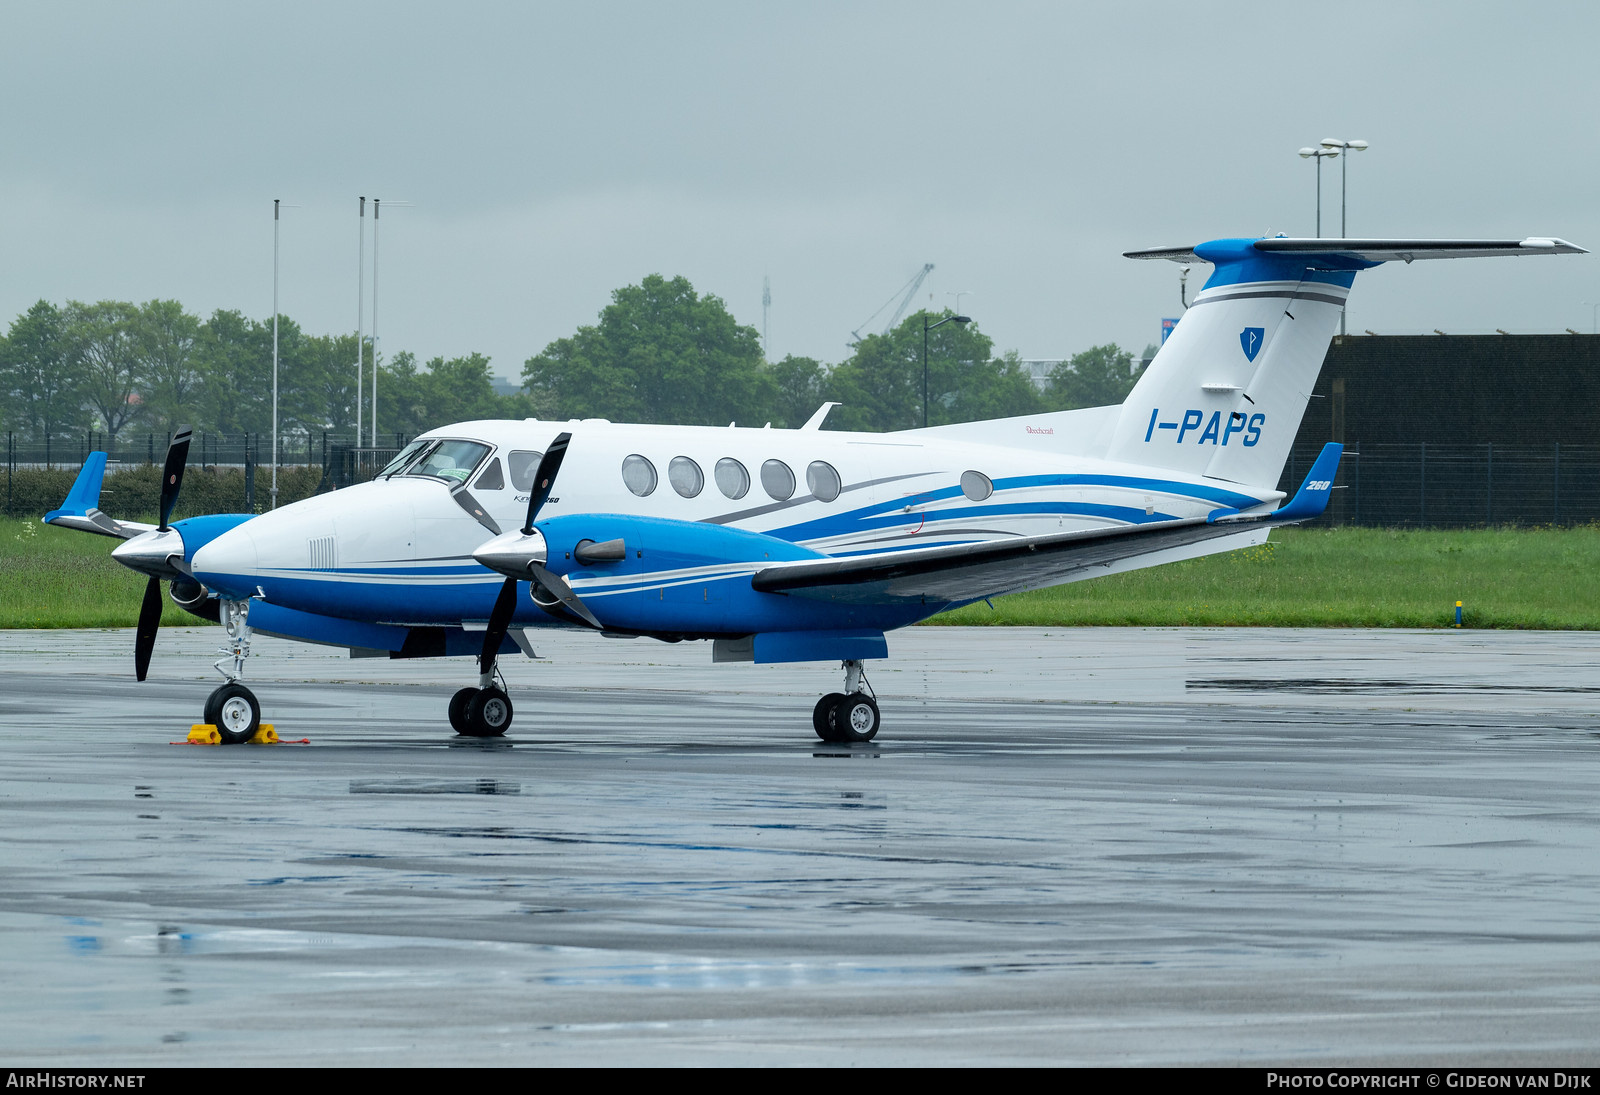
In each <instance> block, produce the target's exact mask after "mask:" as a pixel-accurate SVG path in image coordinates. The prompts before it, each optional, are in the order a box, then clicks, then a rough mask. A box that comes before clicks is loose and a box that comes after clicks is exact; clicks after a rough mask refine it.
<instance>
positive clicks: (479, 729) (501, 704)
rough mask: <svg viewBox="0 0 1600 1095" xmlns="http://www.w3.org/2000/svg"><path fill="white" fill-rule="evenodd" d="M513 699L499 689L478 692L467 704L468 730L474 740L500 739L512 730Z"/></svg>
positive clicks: (469, 735) (468, 734) (467, 733)
mask: <svg viewBox="0 0 1600 1095" xmlns="http://www.w3.org/2000/svg"><path fill="white" fill-rule="evenodd" d="M511 714H512V710H511V697H510V696H508V695H506V694H505V693H504V692H502V691H500V689H498V688H484V689H480V690H478V694H477V695H475V696H473V697H472V699H471V700H469V701H468V703H467V713H466V723H467V726H466V729H465V730H463V731H462V733H464V734H466V735H467V736H468V737H473V738H498V737H500V736H501V735H502V734H504V733H505V732H506V731H507V730H509V729H511Z"/></svg>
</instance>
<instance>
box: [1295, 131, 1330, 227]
mask: <svg viewBox="0 0 1600 1095" xmlns="http://www.w3.org/2000/svg"><path fill="white" fill-rule="evenodd" d="M1338 154H1339V153H1338V151H1337V150H1336V149H1325V148H1302V149H1301V150H1300V158H1301V159H1304V160H1309V159H1312V158H1313V157H1315V159H1316V161H1317V238H1319V239H1320V238H1321V237H1322V161H1323V160H1324V159H1329V158H1331V157H1334V156H1337V155H1338Z"/></svg>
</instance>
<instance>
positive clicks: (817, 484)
mask: <svg viewBox="0 0 1600 1095" xmlns="http://www.w3.org/2000/svg"><path fill="white" fill-rule="evenodd" d="M806 486H808V487H810V488H811V493H812V494H814V495H816V497H817V499H818V500H819V501H823V502H831V501H833V500H834V499H835V498H837V497H839V486H840V485H839V473H838V472H836V471H834V470H833V465H832V464H826V463H824V462H822V461H821V460H813V461H812V462H811V464H810V466H809V467H807V468H806Z"/></svg>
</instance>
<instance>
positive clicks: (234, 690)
mask: <svg viewBox="0 0 1600 1095" xmlns="http://www.w3.org/2000/svg"><path fill="white" fill-rule="evenodd" d="M206 721H207V722H209V723H211V724H212V725H213V726H215V727H216V728H217V733H218V734H219V735H220V736H221V737H222V742H223V744H224V745H239V744H242V743H243V742H247V741H249V740H250V739H251V738H253V737H255V734H256V728H257V727H259V726H260V725H261V704H260V702H259V701H258V700H257V699H256V697H255V693H253V692H251V691H250V689H248V688H246V687H245V686H244V685H242V684H238V683H236V682H229V683H228V684H225V685H223V686H222V687H221V688H219V689H217V690H216V691H215V692H213V693H211V695H210V696H208V697H206Z"/></svg>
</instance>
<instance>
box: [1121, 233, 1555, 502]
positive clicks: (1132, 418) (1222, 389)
mask: <svg viewBox="0 0 1600 1095" xmlns="http://www.w3.org/2000/svg"><path fill="white" fill-rule="evenodd" d="M1582 251H1583V249H1582V248H1580V247H1574V246H1573V245H1572V244H1570V243H1567V242H1565V241H1564V240H1554V239H1527V240H1338V239H1310V240H1303V239H1281V238H1280V239H1257V240H1251V239H1224V240H1213V241H1211V242H1210V243H1202V244H1199V245H1198V246H1196V247H1193V248H1164V249H1160V250H1152V251H1130V252H1128V253H1127V257H1129V258H1163V259H1171V260H1173V261H1175V262H1182V263H1190V262H1196V261H1203V262H1209V263H1211V264H1212V265H1213V266H1214V267H1215V270H1214V271H1213V272H1212V275H1211V278H1210V280H1208V281H1207V282H1206V286H1205V288H1204V289H1203V290H1202V291H1201V292H1200V294H1199V295H1198V296H1196V297H1195V299H1194V303H1193V304H1192V305H1191V306H1190V308H1189V311H1188V313H1187V314H1185V315H1184V317H1183V322H1181V323H1179V324H1178V326H1177V327H1176V329H1174V330H1173V332H1172V334H1171V335H1170V336H1169V337H1168V338H1167V341H1166V344H1165V345H1164V346H1162V348H1161V350H1160V351H1159V352H1158V353H1157V354H1156V357H1155V360H1154V361H1152V362H1151V363H1150V366H1149V368H1147V369H1146V370H1145V371H1144V375H1143V376H1141V377H1140V378H1139V382H1138V384H1136V385H1135V386H1134V389H1133V391H1132V392H1131V393H1129V395H1128V399H1127V402H1125V403H1124V404H1123V405H1122V413H1121V416H1120V417H1119V418H1118V420H1117V424H1116V426H1115V427H1114V430H1113V433H1112V438H1111V444H1110V451H1109V452H1108V454H1107V455H1108V456H1109V457H1110V458H1111V459H1113V460H1121V461H1127V462H1129V463H1134V464H1145V465H1150V466H1154V467H1159V468H1167V469H1171V470H1174V471H1181V472H1187V473H1190V474H1194V475H1206V476H1210V477H1213V478H1217V479H1226V480H1229V481H1231V482H1235V483H1246V484H1250V485H1252V486H1264V487H1268V488H1271V487H1273V486H1275V485H1276V484H1277V481H1278V476H1279V475H1280V474H1281V472H1282V470H1283V464H1284V461H1285V460H1286V459H1287V458H1288V455H1289V446H1290V445H1291V444H1292V443H1293V442H1294V437H1295V434H1296V433H1297V432H1298V431H1299V429H1300V419H1301V418H1302V417H1303V416H1304V415H1305V409H1306V403H1307V401H1308V400H1309V399H1310V398H1311V388H1312V385H1314V384H1315V383H1316V380H1317V374H1318V373H1319V372H1321V371H1322V361H1323V358H1324V357H1326V356H1327V353H1328V344H1329V342H1330V341H1331V340H1332V338H1333V332H1334V329H1335V327H1336V326H1337V325H1338V322H1339V316H1340V314H1341V313H1342V312H1343V311H1344V304H1345V298H1346V297H1347V296H1348V295H1349V292H1350V286H1351V284H1352V282H1354V280H1355V276H1356V272H1357V271H1359V270H1365V269H1370V268H1371V267H1374V266H1377V265H1378V264H1379V263H1382V262H1387V261H1390V260H1392V259H1401V260H1403V261H1405V262H1408V263H1409V262H1411V261H1412V260H1413V259H1421V258H1466V257H1473V256H1488V255H1517V254H1522V255H1530V254H1544V255H1553V254H1574V253H1582Z"/></svg>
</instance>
